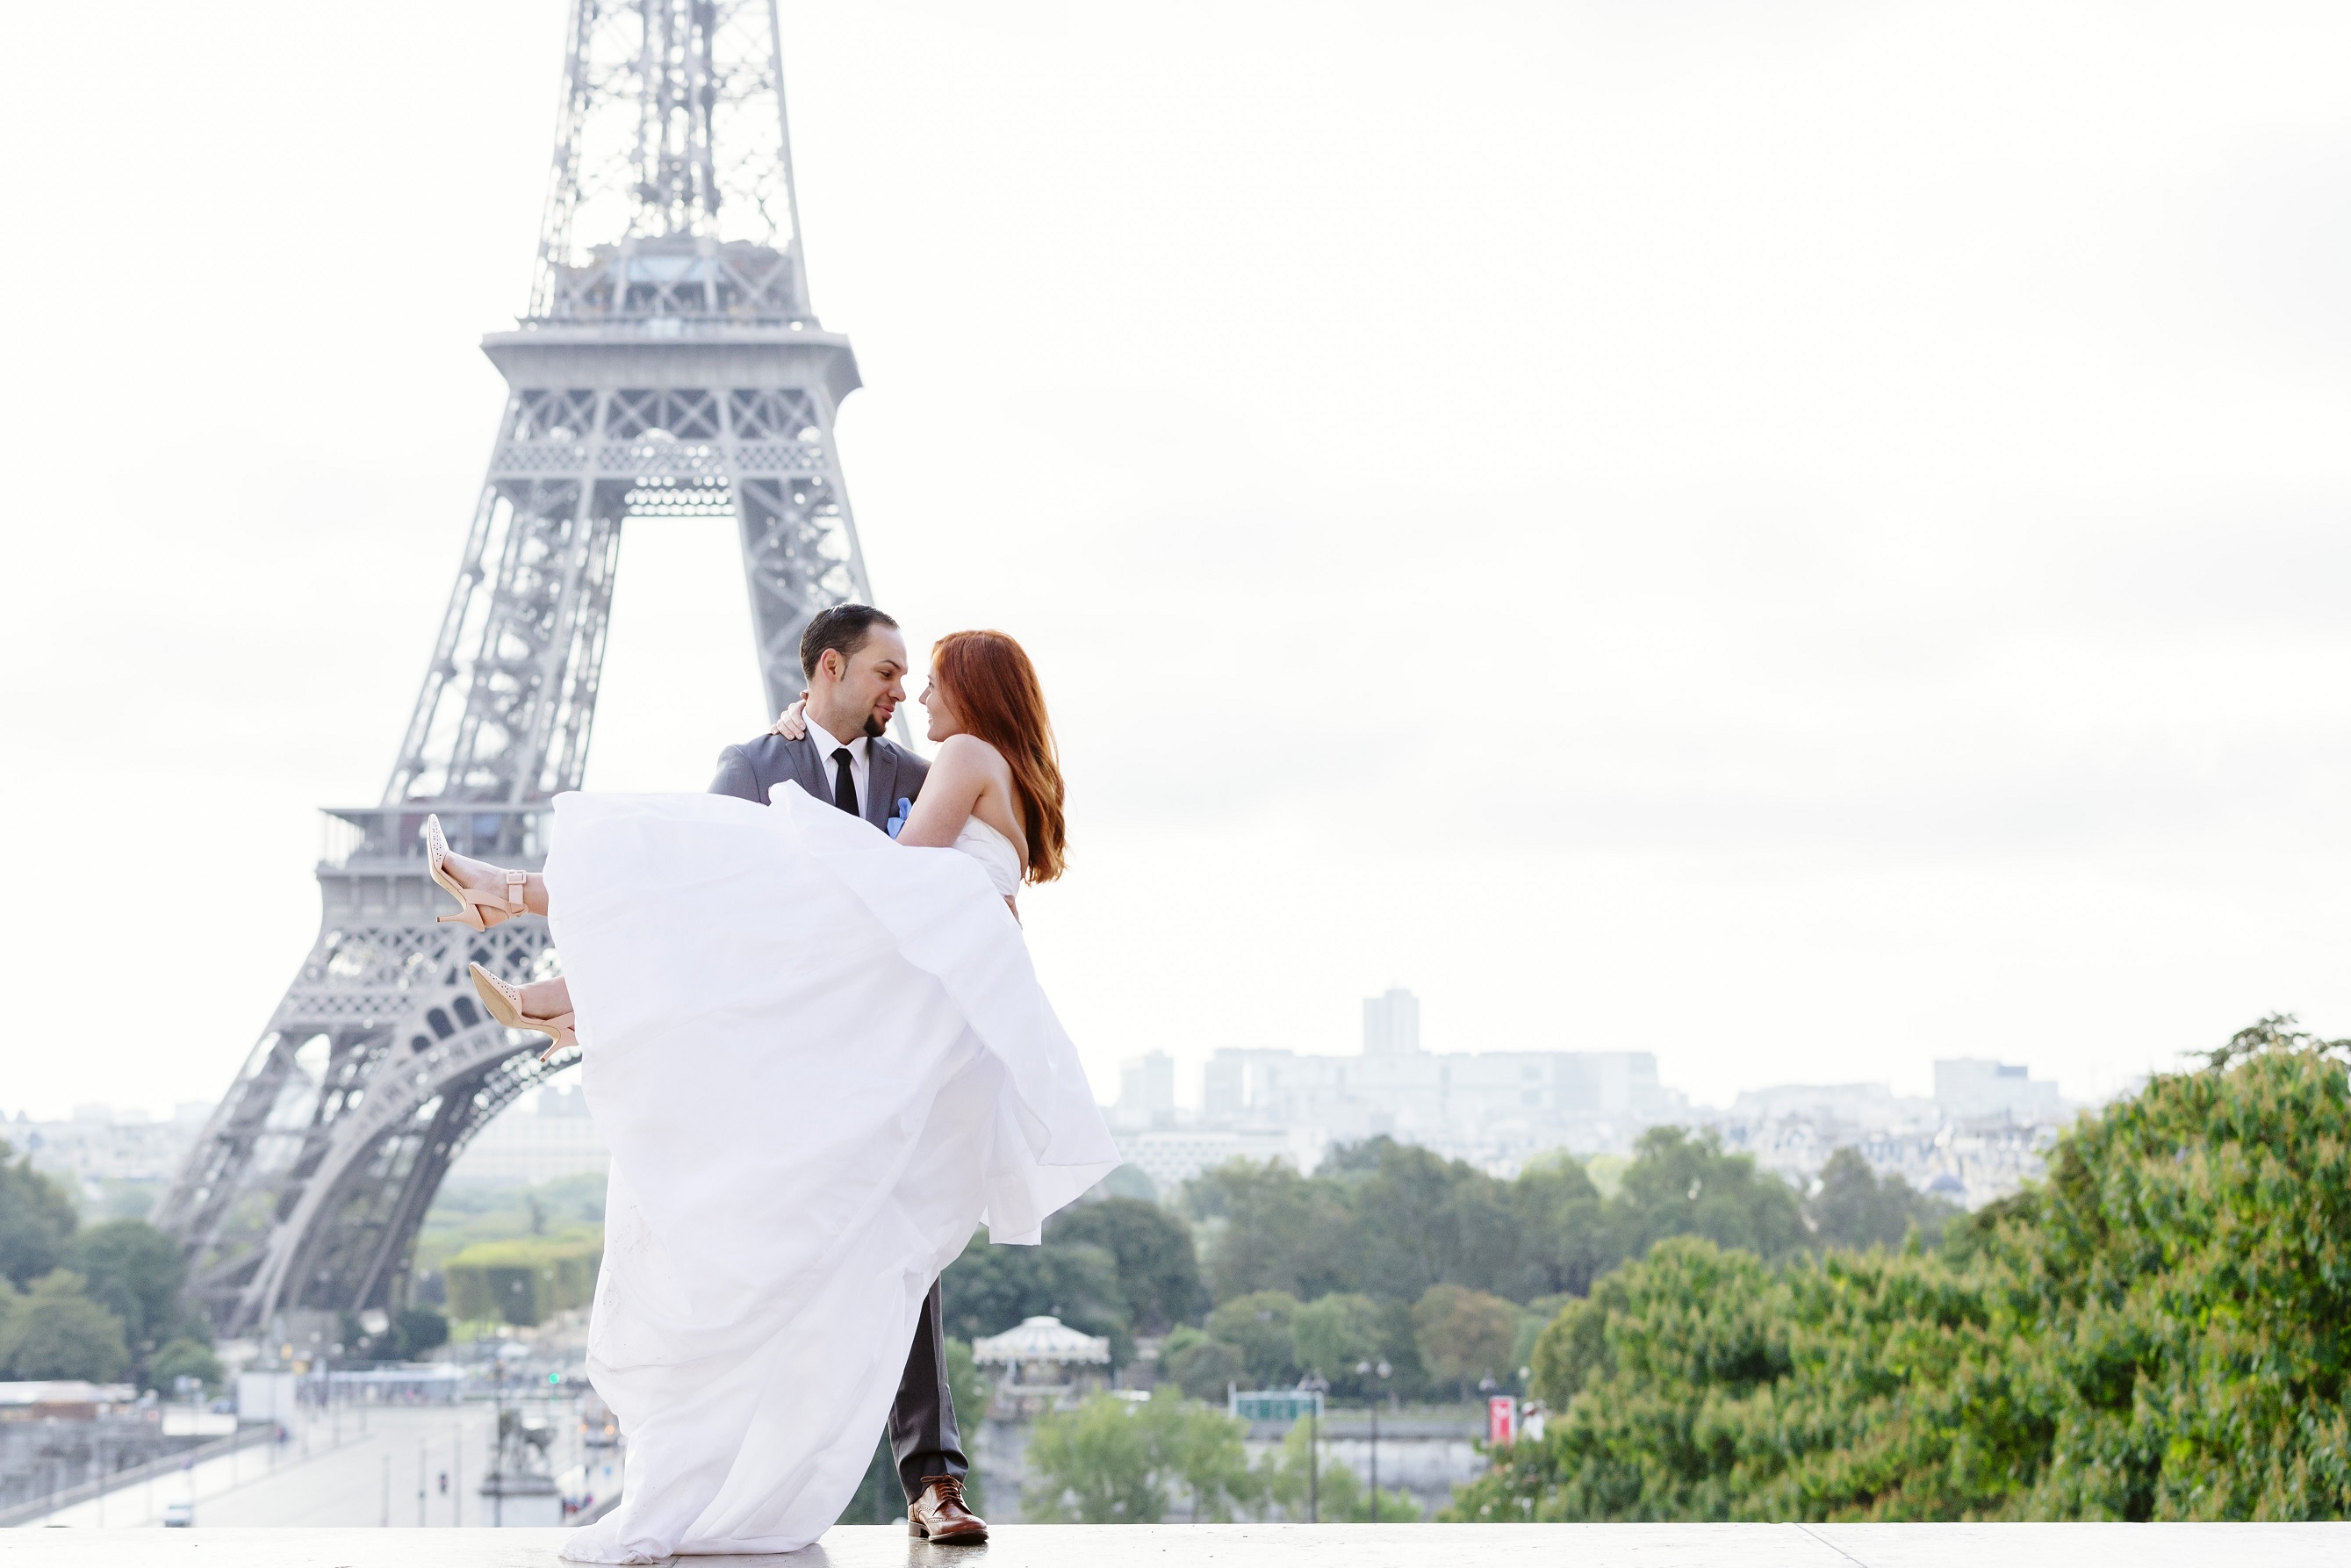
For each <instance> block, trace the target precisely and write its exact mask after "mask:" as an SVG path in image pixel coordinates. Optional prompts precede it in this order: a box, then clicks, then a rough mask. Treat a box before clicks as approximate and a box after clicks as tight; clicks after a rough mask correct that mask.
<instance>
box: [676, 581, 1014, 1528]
mask: <svg viewBox="0 0 2351 1568" xmlns="http://www.w3.org/2000/svg"><path fill="white" fill-rule="evenodd" d="M800 668H801V669H802V670H803V671H805V672H806V673H807V675H808V684H809V685H808V703H807V706H806V707H805V708H804V709H803V710H802V712H801V719H802V721H803V722H804V723H805V724H806V725H807V727H808V734H807V735H806V736H804V737H801V738H800V739H799V740H787V739H785V738H784V737H782V736H780V735H763V736H761V737H758V739H757V740H751V741H746V742H745V743H744V744H742V745H741V746H730V747H727V748H726V750H724V751H722V752H720V753H719V754H718V777H717V778H716V779H715V780H713V781H712V783H711V786H710V790H711V793H712V794H714V795H733V796H736V797H737V798H739V799H741V800H757V801H758V802H759V803H760V804H761V805H767V804H768V803H769V802H771V801H772V800H774V791H776V790H778V789H789V788H798V789H805V790H807V791H808V792H809V793H810V794H811V795H813V796H815V797H816V798H817V799H818V800H830V801H831V802H832V803H833V804H834V805H836V806H838V807H840V808H841V810H844V811H847V812H849V813H850V814H851V815H852V816H859V817H863V818H864V819H865V820H866V821H869V822H871V823H872V824H873V825H874V826H875V827H877V828H882V829H883V830H884V831H887V830H888V827H889V822H890V819H891V817H892V816H893V815H894V814H895V813H896V811H897V804H898V802H899V801H900V800H914V798H915V797H916V796H918V795H920V794H921V793H922V792H923V776H924V775H925V774H926V773H928V772H929V771H930V767H931V765H930V764H929V763H927V762H925V761H924V760H923V759H922V758H919V757H916V756H915V755H914V753H912V752H910V751H904V750H901V749H900V748H899V747H895V746H893V745H891V744H890V742H889V741H888V740H886V739H884V738H883V731H884V730H885V729H887V728H888V727H889V724H890V716H891V715H892V714H893V713H895V712H896V711H897V708H898V705H899V704H900V703H902V702H904V701H905V700H906V687H905V679H906V640H905V638H904V636H903V635H901V634H900V632H899V631H898V623H897V622H895V621H893V620H891V619H890V617H888V616H887V615H884V614H883V613H882V612H880V611H879V610H876V609H874V608H873V607H872V605H870V604H836V605H834V606H833V607H832V608H831V609H830V610H826V611H821V612H819V613H818V614H817V616H816V618H815V619H814V620H812V621H810V622H809V624H808V630H807V631H805V632H801V633H800ZM940 1312H941V1307H940V1301H939V1285H938V1281H935V1280H934V1281H931V1294H930V1299H929V1300H928V1301H925V1302H924V1304H923V1313H922V1317H921V1319H920V1321H918V1322H916V1324H915V1325H914V1346H913V1348H912V1349H911V1350H910V1351H909V1352H908V1353H907V1356H906V1370H905V1373H904V1375H903V1376H902V1377H901V1378H900V1379H899V1382H898V1398H897V1401H896V1403H895V1404H893V1405H892V1406H891V1407H890V1452H891V1456H892V1458H893V1459H895V1460H896V1462H897V1467H898V1482H899V1484H900V1485H901V1486H903V1487H904V1489H905V1491H906V1512H907V1521H908V1524H909V1528H910V1529H912V1530H914V1531H915V1532H916V1533H919V1534H924V1535H927V1536H928V1537H929V1538H930V1539H931V1540H933V1541H947V1542H954V1541H975V1542H976V1541H984V1540H986V1539H987V1521H984V1520H981V1519H980V1518H978V1517H977V1515H975V1514H974V1513H972V1512H971V1511H969V1510H968V1509H967V1508H965V1507H964V1506H963V1479H964V1477H965V1476H966V1475H967V1474H968V1473H969V1471H970V1468H971V1467H970V1465H969V1462H968V1461H967V1460H966V1459H965V1458H964V1453H963V1442H962V1438H961V1435H960V1434H959V1433H958V1432H957V1431H956V1416H955V1400H954V1399H953V1398H952V1397H951V1396H949V1394H948V1392H947V1366H946V1341H945V1336H944V1335H943V1334H942V1333H941V1332H940V1327H939V1318H940Z"/></svg>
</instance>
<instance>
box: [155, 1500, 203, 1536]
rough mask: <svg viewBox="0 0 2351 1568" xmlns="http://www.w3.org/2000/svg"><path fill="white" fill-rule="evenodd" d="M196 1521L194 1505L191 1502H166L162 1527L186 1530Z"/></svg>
mask: <svg viewBox="0 0 2351 1568" xmlns="http://www.w3.org/2000/svg"><path fill="white" fill-rule="evenodd" d="M195 1522H196V1505H195V1504H194V1503H192V1502H175V1503H170V1504H167V1505H166V1506H165V1507H164V1510H163V1528H164V1529H166V1530H186V1529H188V1528H189V1527H190V1526H192V1525H193V1524H194V1523H195Z"/></svg>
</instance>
